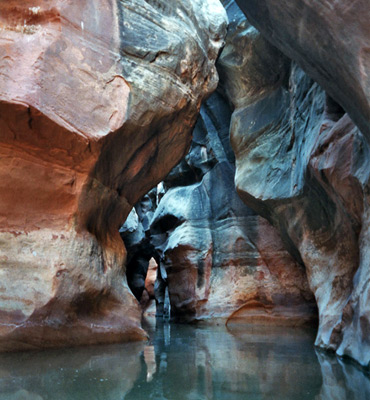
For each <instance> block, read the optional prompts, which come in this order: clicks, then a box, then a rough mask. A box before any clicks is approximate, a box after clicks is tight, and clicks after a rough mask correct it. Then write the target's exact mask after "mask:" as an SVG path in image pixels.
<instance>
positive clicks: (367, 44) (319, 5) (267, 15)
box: [236, 0, 370, 140]
mask: <svg viewBox="0 0 370 400" xmlns="http://www.w3.org/2000/svg"><path fill="white" fill-rule="evenodd" d="M236 2H237V3H238V4H239V6H240V7H241V9H242V10H243V11H244V12H245V13H246V15H247V17H248V19H249V21H250V22H251V23H252V24H253V25H255V26H256V27H257V28H258V29H259V30H260V31H261V32H262V33H263V34H264V35H265V36H266V38H267V39H268V40H270V41H271V42H272V43H273V44H274V45H275V46H276V47H278V48H279V49H280V50H282V51H283V52H284V53H285V54H286V55H287V56H289V57H290V58H291V59H293V60H295V61H297V62H298V64H299V65H300V66H301V67H302V68H303V69H304V70H305V71H306V72H307V73H308V75H309V76H310V77H311V78H313V79H315V81H316V82H318V83H319V84H320V85H321V86H322V87H323V88H324V89H325V90H326V91H327V93H328V94H329V95H330V96H331V97H333V98H334V99H336V101H337V102H338V103H339V104H340V105H341V106H342V107H343V108H344V109H345V110H346V111H347V112H348V113H349V115H350V116H351V118H352V119H353V121H354V122H355V123H356V124H357V125H358V127H359V128H360V130H361V131H362V133H363V134H364V135H366V136H367V139H368V140H369V139H370V24H369V2H368V1H367V0H357V1H352V0H342V1H335V0H326V1H310V0H293V1H291V0H283V1H279V2H278V3H277V2H275V1H273V0H262V1H261V0H236Z"/></svg>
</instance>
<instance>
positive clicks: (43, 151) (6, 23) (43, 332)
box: [0, 0, 227, 350]
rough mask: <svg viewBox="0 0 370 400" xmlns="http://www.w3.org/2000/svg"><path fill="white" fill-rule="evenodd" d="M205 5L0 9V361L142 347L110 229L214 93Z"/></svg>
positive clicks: (216, 17) (214, 27) (220, 13)
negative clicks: (36, 352)
mask: <svg viewBox="0 0 370 400" xmlns="http://www.w3.org/2000/svg"><path fill="white" fill-rule="evenodd" d="M226 23H227V18H226V14H225V11H224V9H223V8H222V6H221V4H220V3H219V2H218V0H206V1H203V0H202V1H200V0H186V1H173V2H171V4H168V2H167V1H161V0H156V1H154V0H153V1H144V0H131V1H124V2H123V1H118V0H116V1H108V0H104V1H101V0H99V1H98V0H92V1H87V0H83V1H78V2H76V1H70V0H68V1H62V0H53V1H44V0H35V1H32V2H31V1H28V0H27V1H23V2H21V3H20V2H19V1H16V0H10V1H7V2H1V4H0V154H1V156H0V182H1V183H0V193H1V195H0V242H1V246H0V263H1V264H0V266H1V267H0V277H1V279H0V313H1V327H0V350H13V349H26V348H40V347H48V346H60V345H76V344H87V343H89V344H90V343H96V342H108V341H118V340H120V341H121V340H129V339H139V338H145V334H144V331H143V330H142V329H141V327H140V317H141V314H140V309H139V307H138V303H137V301H136V300H135V299H134V297H133V295H132V294H131V292H130V291H129V289H128V286H127V282H126V278H125V267H124V263H125V256H126V250H125V248H124V245H123V243H122V240H121V238H120V236H119V233H118V229H119V227H120V226H121V225H122V223H123V222H124V220H125V218H126V217H127V215H128V214H129V212H130V211H131V209H132V206H133V204H135V203H136V202H137V201H138V199H139V198H140V197H141V196H142V195H143V194H144V193H146V192H147V191H148V190H149V189H150V188H151V187H153V186H154V185H155V184H156V183H157V182H159V181H160V180H162V179H163V178H164V177H165V176H166V175H167V173H168V172H169V171H170V169H171V168H172V167H173V166H174V165H175V164H176V163H178V161H179V160H180V159H181V157H182V156H183V155H184V153H186V151H187V148H188V146H189V144H190V132H191V130H192V127H193V125H194V123H195V121H196V117H197V114H198V112H199V108H200V104H201V101H202V99H203V98H204V97H205V96H206V95H208V94H209V93H210V92H212V91H213V90H214V89H215V88H216V85H217V80H218V77H217V72H216V70H215V66H214V63H215V60H216V57H217V55H218V52H219V49H220V47H221V46H222V44H223V38H224V35H225V30H226Z"/></svg>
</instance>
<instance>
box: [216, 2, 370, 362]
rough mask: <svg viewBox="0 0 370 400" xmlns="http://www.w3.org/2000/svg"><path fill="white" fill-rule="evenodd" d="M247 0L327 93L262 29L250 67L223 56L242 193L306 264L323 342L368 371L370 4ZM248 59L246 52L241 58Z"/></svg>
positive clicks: (252, 46) (252, 40) (251, 44)
mask: <svg viewBox="0 0 370 400" xmlns="http://www.w3.org/2000/svg"><path fill="white" fill-rule="evenodd" d="M238 3H239V4H240V5H241V6H242V8H243V10H245V11H246V13H247V15H248V16H249V17H250V19H251V22H252V23H253V24H256V26H257V27H258V28H259V29H260V30H261V32H263V33H264V34H265V36H266V38H267V39H268V40H270V41H271V42H272V43H274V44H276V45H277V46H278V47H279V48H281V49H282V50H283V52H285V54H286V55H288V56H290V57H292V58H293V59H296V60H297V61H298V62H299V63H300V65H302V67H303V68H304V69H305V70H306V71H307V73H308V74H310V75H311V76H312V77H313V78H315V79H316V80H317V81H318V82H319V83H320V84H321V85H322V87H323V88H325V89H326V90H327V92H328V94H326V93H325V92H324V91H323V89H322V88H320V86H318V84H317V83H315V82H314V81H312V80H311V79H310V78H308V76H307V75H305V73H304V72H303V71H302V70H301V69H300V68H299V67H298V66H297V65H296V64H295V63H294V62H293V63H291V65H290V66H289V64H290V63H289V62H288V63H285V62H276V63H274V62H272V60H273V58H269V56H268V55H267V54H266V52H265V51H263V52H262V51H261V49H265V50H266V49H267V48H268V47H269V46H271V45H267V43H266V44H265V45H262V44H261V42H260V40H261V39H262V38H260V39H257V37H258V36H259V35H258V33H257V31H254V34H253V33H252V32H253V30H254V28H250V31H249V35H245V36H244V38H245V40H246V42H245V43H244V46H243V47H244V48H245V49H247V54H249V56H245V57H244V60H245V62H244V63H240V62H236V61H235V62H234V64H233V61H234V60H238V58H237V57H234V58H232V57H231V58H230V59H228V58H222V57H221V62H220V74H221V76H222V77H224V76H226V79H222V82H223V87H224V91H225V92H226V93H227V95H228V97H229V98H230V100H231V101H232V103H233V104H234V106H235V111H234V114H233V116H232V123H231V142H232V146H233V150H234V152H235V156H236V177H235V181H236V186H237V190H238V193H239V194H240V196H241V197H242V199H243V200H244V201H245V203H246V204H248V205H249V206H250V207H252V208H253V209H254V210H255V211H256V212H258V213H259V214H260V215H262V216H264V217H266V218H267V219H268V220H269V221H270V222H271V223H272V224H273V225H274V226H275V227H276V228H277V229H278V230H279V232H280V234H281V237H282V239H283V242H284V243H285V245H286V246H287V248H288V249H289V250H290V253H291V254H293V255H294V256H295V258H296V259H297V260H301V261H302V262H303V263H304V265H305V267H306V271H307V277H308V281H309V284H310V288H311V289H312V291H313V292H314V294H315V297H316V301H317V305H318V309H319V320H320V323H319V330H318V334H317V339H316V345H318V346H321V347H323V348H326V349H332V350H337V353H338V354H339V355H348V356H351V357H353V358H354V359H356V360H357V361H359V362H360V363H361V364H362V365H368V364H369V361H370V347H369V341H368V336H369V334H370V328H369V327H370V324H369V306H368V293H369V284H368V278H367V276H368V264H369V263H368V261H367V260H368V248H369V245H368V226H369V217H368V208H369V207H368V204H369V202H368V196H367V193H368V181H369V172H370V164H369V160H370V152H369V145H368V142H367V141H366V140H365V137H364V136H363V135H362V134H361V133H360V131H359V129H358V128H357V126H356V125H355V124H354V122H353V121H352V120H351V118H350V116H351V117H352V118H353V120H354V121H355V123H357V124H358V127H359V128H360V129H361V130H362V133H363V134H364V135H365V136H368V134H369V129H368V128H369V105H368V101H369V86H368V82H367V83H366V82H365V81H364V80H363V77H364V75H363V73H361V71H360V67H359V62H360V61H359V60H360V58H359V54H360V53H361V54H362V53H363V51H362V50H363V49H364V48H365V47H366V46H367V45H368V44H366V43H368V40H369V38H370V35H369V33H368V32H369V25H368V22H367V18H366V17H365V15H368V12H367V11H368V5H365V2H362V1H359V2H351V3H350V2H346V1H344V2H335V3H334V2H331V1H328V2H321V3H320V2H306V1H298V0H297V1H292V2H289V4H288V2H285V1H284V2H282V3H279V6H278V7H276V6H275V5H274V4H273V2H270V1H268V0H266V1H261V2H258V3H257V2H255V1H241V0H240V1H238ZM364 6H365V7H366V10H367V11H366V12H363V11H364V9H363V7H364ZM365 19H366V22H365ZM344 30H346V31H347V32H348V34H349V35H347V36H346V35H345V34H344ZM225 51H226V49H225ZM276 51H277V50H276V49H273V48H271V51H270V54H271V55H273V54H276ZM229 52H231V51H229ZM240 53H241V49H238V48H236V51H235V52H234V54H240ZM223 54H227V52H226V53H225V52H224V53H223ZM284 57H285V56H283V55H281V56H280V60H283V59H284ZM324 64H325V65H324ZM256 66H258V68H256ZM362 67H363V68H364V70H363V71H365V72H366V73H368V72H369V66H366V65H364V64H363V65H362ZM221 68H222V69H223V71H222V70H221ZM230 69H231V70H236V71H237V72H238V73H239V70H240V69H242V70H243V72H242V73H240V77H242V78H239V79H236V78H237V77H238V75H237V74H234V75H232V76H233V79H229V80H228V76H230V72H229V71H230ZM246 76H252V77H253V79H247V78H245V77H246ZM274 77H275V79H274ZM254 82H260V84H259V85H256V86H254V84H253V83H254ZM261 83H262V84H261ZM243 95H244V97H243ZM346 111H348V114H347V113H346Z"/></svg>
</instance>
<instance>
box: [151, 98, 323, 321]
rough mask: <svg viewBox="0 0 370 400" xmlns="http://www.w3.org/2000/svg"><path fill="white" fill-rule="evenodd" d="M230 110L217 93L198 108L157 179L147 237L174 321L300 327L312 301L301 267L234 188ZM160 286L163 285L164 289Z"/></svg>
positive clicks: (310, 315) (312, 312) (309, 316)
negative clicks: (181, 146)
mask: <svg viewBox="0 0 370 400" xmlns="http://www.w3.org/2000/svg"><path fill="white" fill-rule="evenodd" d="M229 123H230V110H229V108H228V105H227V103H226V101H225V100H224V99H223V98H222V96H221V95H220V94H218V93H215V94H213V95H212V96H211V98H210V99H209V100H207V101H206V102H205V103H204V105H203V106H202V108H201V116H200V118H199V120H198V122H197V125H196V127H195V130H194V132H193V142H192V146H191V150H190V152H189V154H188V155H187V156H186V158H185V160H183V161H182V162H181V163H180V164H179V165H178V166H177V167H176V168H175V169H174V170H173V171H171V173H170V175H169V176H168V177H167V178H166V180H165V181H164V186H165V188H166V193H165V194H164V196H163V197H162V198H161V200H160V202H159V205H158V208H157V209H156V211H155V214H154V217H153V220H152V223H151V235H152V236H151V242H152V244H153V245H154V247H155V249H156V251H157V252H158V254H159V256H160V277H161V279H162V282H163V281H164V282H165V283H166V284H167V285H168V290H169V296H170V301H171V315H172V317H174V318H177V319H181V320H193V319H197V320H202V319H209V318H222V319H227V322H228V323H231V322H253V323H259V324H265V323H272V324H276V325H279V324H280V325H292V324H293V325H299V324H305V323H310V322H313V320H315V318H316V306H315V302H314V298H313V296H312V293H311V292H310V290H309V288H308V283H307V279H306V275H305V271H304V268H303V267H302V266H301V265H299V264H298V263H297V262H295V261H294V260H293V258H292V257H291V256H290V255H289V253H288V252H287V251H286V249H285V248H284V246H283V244H282V242H281V240H280V238H279V235H278V233H277V231H276V230H275V229H274V228H273V227H272V226H271V225H270V224H269V223H268V222H267V221H266V220H265V219H264V218H262V217H259V216H257V215H256V214H255V213H254V212H253V211H252V210H251V209H250V208H248V207H247V206H245V205H244V204H243V202H242V201H241V200H240V198H239V197H238V195H237V193H236V190H235V186H234V173H235V169H234V156H233V153H232V151H231V148H230V144H229V140H228V137H229ZM164 288H165V284H162V290H164Z"/></svg>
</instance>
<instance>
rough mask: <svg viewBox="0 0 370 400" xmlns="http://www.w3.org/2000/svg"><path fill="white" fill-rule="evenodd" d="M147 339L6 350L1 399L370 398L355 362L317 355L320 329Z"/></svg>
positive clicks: (184, 331) (166, 331)
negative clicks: (129, 341) (48, 348)
mask: <svg viewBox="0 0 370 400" xmlns="http://www.w3.org/2000/svg"><path fill="white" fill-rule="evenodd" d="M146 328H147V330H148V331H149V333H150V337H151V339H150V341H149V342H148V343H136V344H132V343H131V344H121V345H110V346H95V347H86V348H75V349H61V350H53V351H50V350H49V351H44V352H29V353H13V354H3V355H0V400H5V399H6V400H16V399H17V400H21V399H22V400H24V399H27V400H28V399H30V400H31V399H32V400H41V399H43V400H47V399H53V400H54V399H58V400H59V399H60V400H94V399H102V400H103V399H104V400H122V399H127V400H128V399H133V400H140V399H168V400H177V399H179V400H185V399H189V400H201V399H217V400H218V399H220V400H223V399H227V400H233V399H248V400H254V399H274V400H277V399H284V400H286V399H294V400H298V399H299V400H305V399H315V400H318V399H325V400H342V399H343V400H345V399H356V400H362V399H363V400H368V399H370V380H369V379H368V377H367V376H365V375H364V373H363V372H362V371H360V370H359V369H357V368H356V367H355V366H353V365H351V364H348V363H343V362H342V361H339V360H337V358H336V357H331V356H328V355H327V354H324V353H321V352H316V351H315V349H314V347H313V341H314V332H311V331H302V330H297V329H288V328H284V329H276V328H275V329H267V328H257V327H245V326H244V327H242V326H239V327H234V328H230V329H226V328H225V327H224V326H211V327H210V326H208V327H201V326H189V325H176V324H167V323H157V324H153V325H149V326H147V327H146Z"/></svg>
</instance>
